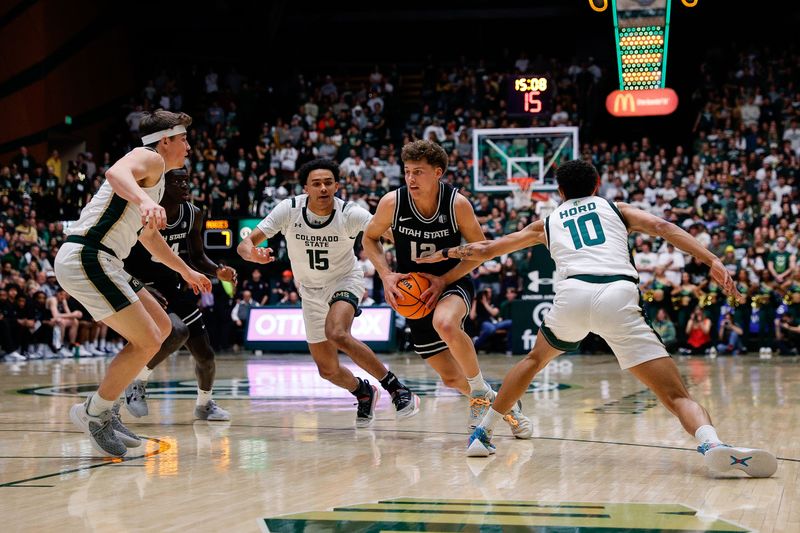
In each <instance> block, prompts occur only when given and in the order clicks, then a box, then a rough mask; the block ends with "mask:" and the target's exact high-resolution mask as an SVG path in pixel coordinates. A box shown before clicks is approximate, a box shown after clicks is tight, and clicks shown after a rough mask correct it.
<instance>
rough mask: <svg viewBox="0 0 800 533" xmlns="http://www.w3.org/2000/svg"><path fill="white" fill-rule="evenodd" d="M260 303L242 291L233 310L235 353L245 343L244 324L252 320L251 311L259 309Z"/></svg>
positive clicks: (246, 291)
mask: <svg viewBox="0 0 800 533" xmlns="http://www.w3.org/2000/svg"><path fill="white" fill-rule="evenodd" d="M257 306H258V303H257V302H256V301H255V300H254V299H253V295H252V293H251V292H250V291H248V290H243V291H242V297H241V298H239V299H238V300H237V301H236V305H234V306H233V309H232V310H231V320H233V324H234V326H235V327H234V331H233V346H234V351H238V350H239V346H241V345H242V344H243V343H244V324H245V322H247V320H248V319H249V318H250V309H252V308H253V307H257Z"/></svg>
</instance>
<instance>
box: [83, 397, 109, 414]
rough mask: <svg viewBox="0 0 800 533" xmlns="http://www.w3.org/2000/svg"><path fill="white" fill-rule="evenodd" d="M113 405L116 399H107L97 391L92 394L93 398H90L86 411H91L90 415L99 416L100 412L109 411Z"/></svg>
mask: <svg viewBox="0 0 800 533" xmlns="http://www.w3.org/2000/svg"><path fill="white" fill-rule="evenodd" d="M113 406H114V400H105V399H103V398H101V397H100V395H99V394H98V393H96V392H95V393H94V394H92V399H91V400H89V407H87V408H86V412H87V413H89V415H90V416H98V415H99V414H100V413H102V412H103V411H108V410H109V409H111V408H112V407H113Z"/></svg>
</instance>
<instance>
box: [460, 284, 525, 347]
mask: <svg viewBox="0 0 800 533" xmlns="http://www.w3.org/2000/svg"><path fill="white" fill-rule="evenodd" d="M509 294H512V295H513V296H512V299H513V298H514V297H516V293H515V292H512V291H507V292H506V298H508V297H509V296H508V295H509ZM509 311H510V309H509ZM469 318H470V320H472V321H473V322H474V323H475V324H477V326H478V331H479V334H478V336H476V337H473V338H472V343H473V344H474V345H475V349H476V350H478V349H480V348H482V347H483V345H484V344H485V343H486V341H488V340H489V338H490V337H491V336H492V335H494V333H495V332H496V331H497V330H499V329H508V328H510V327H511V320H510V317H509V319H508V320H504V319H503V317H502V316H501V315H500V308H499V307H498V306H497V305H495V302H494V299H493V292H492V288H491V287H490V286H489V287H485V288H483V289H481V290H479V291H478V293H477V294H476V296H475V298H474V299H473V301H472V306H471V307H470V313H469ZM508 351H509V352H510V351H511V348H510V347H509V348H508Z"/></svg>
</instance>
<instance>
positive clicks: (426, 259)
mask: <svg viewBox="0 0 800 533" xmlns="http://www.w3.org/2000/svg"><path fill="white" fill-rule="evenodd" d="M445 259H447V258H446V257H445V256H443V255H442V251H441V250H437V251H435V252H433V253H432V254H430V255H425V256H423V257H417V258H416V259H415V260H414V261H415V262H417V263H438V262H439V261H444V260H445Z"/></svg>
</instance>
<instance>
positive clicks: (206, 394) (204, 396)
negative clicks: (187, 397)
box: [197, 389, 213, 405]
mask: <svg viewBox="0 0 800 533" xmlns="http://www.w3.org/2000/svg"><path fill="white" fill-rule="evenodd" d="M212 394H213V391H210V390H200V389H197V405H205V404H207V403H208V402H210V401H211V395H212Z"/></svg>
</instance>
